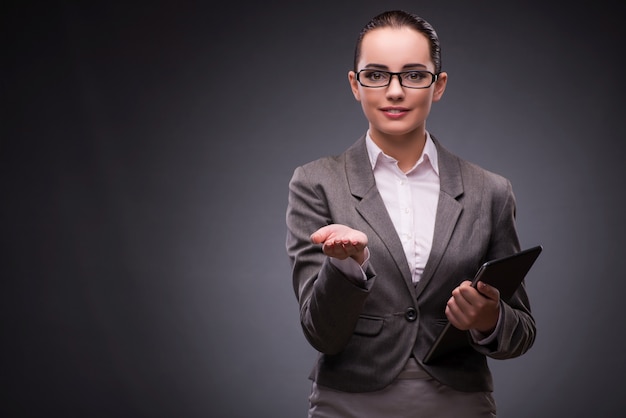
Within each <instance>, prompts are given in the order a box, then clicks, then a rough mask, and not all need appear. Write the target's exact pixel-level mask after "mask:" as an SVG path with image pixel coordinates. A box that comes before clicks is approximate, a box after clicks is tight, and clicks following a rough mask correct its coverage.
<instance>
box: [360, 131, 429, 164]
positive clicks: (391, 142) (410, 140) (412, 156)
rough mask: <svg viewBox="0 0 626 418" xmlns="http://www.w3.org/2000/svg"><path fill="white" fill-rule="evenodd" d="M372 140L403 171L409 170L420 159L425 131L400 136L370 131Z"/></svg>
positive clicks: (424, 140) (424, 142)
mask: <svg viewBox="0 0 626 418" xmlns="http://www.w3.org/2000/svg"><path fill="white" fill-rule="evenodd" d="M370 137H371V138H372V141H374V143H375V144H376V145H378V147H379V148H380V149H381V150H382V151H383V152H384V153H385V154H387V155H388V156H390V157H392V158H394V159H396V160H397V161H398V167H399V168H400V170H402V171H403V172H405V173H406V172H407V171H409V170H410V169H411V168H413V166H414V165H415V163H417V160H419V159H420V157H421V156H422V153H423V152H424V147H425V146H426V131H425V130H422V131H421V132H419V133H415V132H413V133H411V134H406V135H401V136H396V135H393V136H391V135H384V134H381V133H372V132H371V131H370Z"/></svg>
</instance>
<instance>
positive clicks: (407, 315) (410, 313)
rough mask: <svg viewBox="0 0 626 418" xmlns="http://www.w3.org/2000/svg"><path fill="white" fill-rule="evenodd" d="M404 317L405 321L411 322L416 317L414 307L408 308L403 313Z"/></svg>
mask: <svg viewBox="0 0 626 418" xmlns="http://www.w3.org/2000/svg"><path fill="white" fill-rule="evenodd" d="M404 317H405V318H406V320H407V321H410V322H413V321H415V320H416V319H417V311H416V310H415V308H408V309H407V310H406V312H405V313H404Z"/></svg>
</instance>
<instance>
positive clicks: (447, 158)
mask: <svg viewBox="0 0 626 418" xmlns="http://www.w3.org/2000/svg"><path fill="white" fill-rule="evenodd" d="M435 144H436V145H437V152H438V154H439V160H440V163H441V164H442V165H443V167H440V168H441V169H443V170H449V171H452V172H453V171H455V170H458V173H459V176H460V178H461V181H462V182H463V186H464V189H465V190H466V191H467V190H468V189H469V190H472V189H476V188H480V189H485V190H491V191H494V192H507V191H508V190H510V188H511V183H510V181H509V179H508V178H506V177H505V176H503V175H502V174H499V173H496V172H494V171H491V170H488V169H486V168H484V167H482V166H480V165H478V164H476V163H474V162H472V161H469V160H466V159H465V158H463V157H460V156H458V155H457V154H455V153H453V152H451V151H450V150H448V149H447V148H446V147H444V146H443V145H441V143H440V142H438V141H437V140H435ZM445 174H449V173H445ZM442 175H444V174H443V173H442Z"/></svg>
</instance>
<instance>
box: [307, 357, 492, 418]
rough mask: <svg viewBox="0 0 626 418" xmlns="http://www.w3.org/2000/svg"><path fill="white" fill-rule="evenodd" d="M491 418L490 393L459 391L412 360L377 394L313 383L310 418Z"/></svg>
mask: <svg viewBox="0 0 626 418" xmlns="http://www.w3.org/2000/svg"><path fill="white" fill-rule="evenodd" d="M422 417H423V418H437V417H441V418H449V417H451V418H460V417H462V418H494V417H496V404H495V401H494V399H493V394H492V393H491V392H460V391H457V390H454V389H452V388H450V387H449V386H444V385H442V384H441V383H439V382H438V381H437V380H435V379H433V378H432V377H430V375H429V374H428V373H426V371H424V370H423V369H422V368H421V367H420V366H419V364H418V363H417V361H415V359H413V358H411V359H409V361H408V362H407V364H406V366H405V367H404V370H403V371H402V372H401V373H400V375H399V376H398V377H397V378H396V379H395V380H394V381H393V382H392V383H391V384H390V385H389V386H387V387H386V388H384V389H382V390H379V391H376V392H364V393H349V392H341V391H337V390H334V389H330V388H327V387H324V386H321V385H318V384H316V383H315V382H313V385H312V388H311V395H310V396H309V418H422Z"/></svg>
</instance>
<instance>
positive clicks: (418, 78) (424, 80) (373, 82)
mask: <svg viewBox="0 0 626 418" xmlns="http://www.w3.org/2000/svg"><path fill="white" fill-rule="evenodd" d="M394 75H397V76H398V81H400V85H401V86H402V87H406V88H409V89H427V88H428V87H430V86H432V85H433V83H434V82H435V81H437V76H438V74H433V73H431V72H430V71H425V70H411V71H401V72H399V73H392V72H391V71H383V70H372V69H367V68H366V69H364V70H361V71H359V72H358V73H356V79H357V81H358V82H359V84H361V85H362V86H363V87H372V88H379V87H387V86H388V85H389V84H390V83H391V79H392V78H393V76H394Z"/></svg>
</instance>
